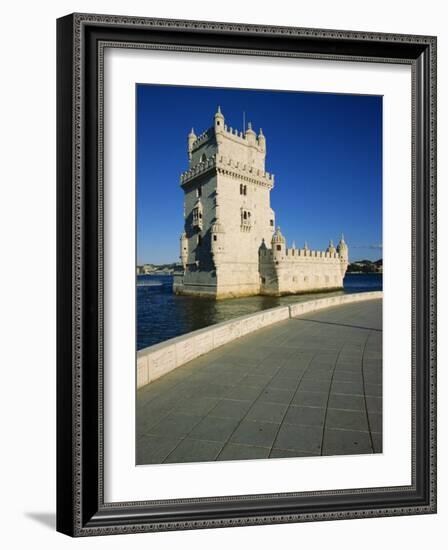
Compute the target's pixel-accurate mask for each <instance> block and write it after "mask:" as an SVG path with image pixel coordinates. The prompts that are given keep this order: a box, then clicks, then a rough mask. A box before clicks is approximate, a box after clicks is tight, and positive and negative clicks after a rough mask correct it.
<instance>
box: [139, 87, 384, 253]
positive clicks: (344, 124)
mask: <svg viewBox="0 0 448 550" xmlns="http://www.w3.org/2000/svg"><path fill="white" fill-rule="evenodd" d="M218 105H220V106H221V110H222V112H223V114H224V116H225V119H226V124H228V126H232V127H233V128H238V129H240V130H241V129H242V127H243V111H244V112H245V113H246V123H247V122H248V121H251V122H252V127H253V128H254V130H255V131H256V132H257V133H258V130H259V128H260V126H261V127H262V128H263V133H264V135H265V136H266V146H267V157H266V170H267V171H268V172H271V173H273V174H275V186H274V189H273V190H272V191H271V206H272V208H274V210H275V213H276V222H277V224H278V225H280V227H281V230H282V233H283V234H284V235H285V237H286V239H287V243H288V246H290V245H291V244H292V241H295V242H296V245H297V246H302V245H303V242H304V241H305V240H306V241H307V242H308V245H309V247H310V248H312V249H325V248H326V247H327V245H328V241H329V239H333V241H335V244H336V242H337V241H338V240H339V237H340V234H341V233H344V237H345V240H346V242H347V244H348V246H349V255H350V260H351V261H354V260H359V259H363V258H367V259H371V260H377V259H378V258H381V257H382V250H381V244H382V98H381V97H380V96H361V95H348V94H323V93H308V92H307V93H303V92H283V91H282V92H278V91H259V90H238V89H230V88H196V87H187V86H185V87H184V86H163V85H147V84H138V85H137V113H136V116H137V159H136V162H137V164H136V168H137V263H138V264H142V263H156V264H157V263H170V262H175V261H178V257H179V237H180V234H181V233H182V231H183V191H182V189H181V188H180V185H179V176H180V174H181V172H183V171H185V170H186V169H187V167H188V156H187V135H188V133H189V131H190V129H191V127H194V129H195V132H196V134H199V133H201V132H203V131H204V130H206V129H207V128H209V127H210V126H212V125H213V115H214V113H215V112H216V108H217V106H218Z"/></svg>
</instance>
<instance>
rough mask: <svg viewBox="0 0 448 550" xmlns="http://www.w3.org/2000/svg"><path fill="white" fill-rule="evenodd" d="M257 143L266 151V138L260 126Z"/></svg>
mask: <svg viewBox="0 0 448 550" xmlns="http://www.w3.org/2000/svg"><path fill="white" fill-rule="evenodd" d="M258 145H259V147H260V149H261V150H262V151H266V138H265V137H264V134H263V130H262V128H260V133H259V134H258Z"/></svg>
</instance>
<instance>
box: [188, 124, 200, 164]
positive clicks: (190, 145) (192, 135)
mask: <svg viewBox="0 0 448 550" xmlns="http://www.w3.org/2000/svg"><path fill="white" fill-rule="evenodd" d="M197 139H198V138H197V136H196V134H195V133H194V129H193V128H192V129H191V132H190V133H189V134H188V159H189V160H191V153H192V151H193V143H194V142H195V141H196V140H197Z"/></svg>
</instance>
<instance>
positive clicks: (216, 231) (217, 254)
mask: <svg viewBox="0 0 448 550" xmlns="http://www.w3.org/2000/svg"><path fill="white" fill-rule="evenodd" d="M224 233H225V232H224V228H223V226H222V225H221V224H220V223H219V221H215V222H214V223H213V225H212V226H211V228H210V238H211V252H212V256H213V261H214V262H215V265H216V264H217V263H218V262H219V260H220V258H221V254H222V253H223V252H224Z"/></svg>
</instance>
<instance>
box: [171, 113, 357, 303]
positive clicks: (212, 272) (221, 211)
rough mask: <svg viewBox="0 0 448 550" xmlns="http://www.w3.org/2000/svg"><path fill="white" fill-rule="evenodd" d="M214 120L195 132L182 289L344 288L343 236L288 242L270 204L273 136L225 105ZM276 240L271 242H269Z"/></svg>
mask: <svg viewBox="0 0 448 550" xmlns="http://www.w3.org/2000/svg"><path fill="white" fill-rule="evenodd" d="M213 122H214V123H213V126H212V127H210V128H209V129H207V130H206V131H204V132H202V133H201V134H199V136H197V135H196V134H195V132H194V129H193V128H192V129H191V132H190V133H189V135H188V159H189V166H188V169H187V170H186V171H185V172H183V173H182V174H181V175H180V185H181V187H182V189H183V191H184V222H185V223H184V231H183V233H182V236H181V239H180V258H181V261H182V265H183V268H184V271H183V273H182V274H178V275H176V277H175V282H174V291H175V292H176V293H178V294H191V295H196V296H213V297H215V298H226V297H234V296H247V295H256V294H265V295H275V296H278V295H282V294H293V293H300V292H310V291H315V290H325V289H334V288H341V287H342V285H343V278H344V274H345V271H346V269H347V265H348V247H347V245H346V243H345V241H344V238H343V237H342V238H341V240H340V242H339V244H338V246H337V248H335V247H334V246H333V242H332V241H330V244H329V246H328V248H327V249H326V250H310V249H309V248H308V246H307V245H306V244H305V246H304V247H303V248H301V249H298V248H296V247H295V245H293V246H292V247H289V248H288V247H287V246H286V239H285V237H284V236H283V235H282V233H281V231H280V228H279V227H278V228H277V229H275V227H276V224H275V213H274V211H273V210H272V208H271V206H270V192H271V190H272V189H273V187H274V175H273V174H271V173H270V172H268V171H267V170H266V168H265V162H266V138H265V136H264V134H263V131H262V130H261V129H260V131H259V133H258V135H257V134H256V133H255V131H254V130H253V129H252V126H251V124H250V123H249V124H248V127H247V129H245V130H244V131H241V130H237V129H234V128H232V127H229V126H228V125H227V124H226V123H225V119H224V115H223V114H222V112H221V109H220V108H219V107H218V110H217V112H216V113H215V115H214V120H213ZM266 243H269V244H270V248H269V247H268V246H267V245H266Z"/></svg>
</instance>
